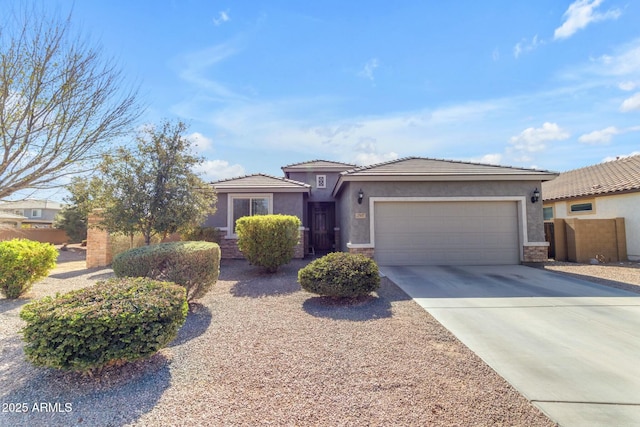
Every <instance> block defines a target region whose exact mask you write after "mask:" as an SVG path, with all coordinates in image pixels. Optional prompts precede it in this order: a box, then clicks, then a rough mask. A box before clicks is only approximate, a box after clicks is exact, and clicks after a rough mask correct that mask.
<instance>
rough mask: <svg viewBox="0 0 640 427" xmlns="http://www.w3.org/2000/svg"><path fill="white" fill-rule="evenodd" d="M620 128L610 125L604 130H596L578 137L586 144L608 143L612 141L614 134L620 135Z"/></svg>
mask: <svg viewBox="0 0 640 427" xmlns="http://www.w3.org/2000/svg"><path fill="white" fill-rule="evenodd" d="M619 133H620V130H619V129H618V128H616V127H615V126H609V127H607V128H604V129H602V130H594V131H593V132H590V133H585V134H584V135H581V136H580V138H578V141H580V142H582V143H584V144H594V145H595V144H608V143H610V142H611V138H613V136H614V135H618V134H619Z"/></svg>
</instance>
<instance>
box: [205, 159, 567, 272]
mask: <svg viewBox="0 0 640 427" xmlns="http://www.w3.org/2000/svg"><path fill="white" fill-rule="evenodd" d="M282 170H283V172H284V177H273V176H268V175H263V174H255V175H249V176H244V177H238V178H233V179H228V180H222V181H217V182H214V183H212V185H213V186H214V188H215V189H216V191H217V193H218V205H217V211H216V213H215V214H214V215H212V216H210V217H209V218H208V220H207V222H206V225H209V226H214V227H217V228H219V229H220V230H221V231H222V233H223V240H224V242H223V244H222V249H223V256H226V257H235V256H240V255H241V254H239V253H238V252H237V251H234V245H235V238H236V237H235V235H234V232H233V228H234V224H235V220H236V219H237V218H238V217H239V216H242V215H256V214H262V213H285V214H290V215H296V216H298V217H299V218H300V220H301V221H302V224H303V230H302V235H303V239H301V245H300V246H301V248H300V250H299V251H298V255H299V256H304V255H305V254H308V253H322V252H326V251H348V252H355V253H364V254H366V255H368V256H371V257H373V258H374V259H375V260H376V261H377V262H378V263H380V264H383V265H416V264H418V265H420V264H437V265H455V264H459V265H461V264H519V263H522V262H535V261H543V260H546V257H547V246H548V244H547V242H545V239H544V230H543V218H542V203H541V202H539V200H538V199H536V198H535V197H534V196H535V195H538V196H539V194H540V188H541V187H542V182H544V181H547V180H550V179H553V178H555V177H556V176H557V174H555V173H553V172H548V171H541V170H535V169H523V168H514V167H505V166H494V165H486V164H478V163H468V162H459V161H451V160H438V159H429V158H421V157H408V158H403V159H399V160H394V161H390V162H385V163H379V164H375V165H370V166H361V167H358V166H355V165H351V164H346V163H340V162H331V161H326V160H313V161H309V162H303V163H297V164H292V165H287V166H284V167H282Z"/></svg>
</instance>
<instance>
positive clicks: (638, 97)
mask: <svg viewBox="0 0 640 427" xmlns="http://www.w3.org/2000/svg"><path fill="white" fill-rule="evenodd" d="M633 110H640V92H637V93H636V94H635V95H633V96H632V97H631V98H627V99H625V100H624V102H623V103H622V105H621V106H620V111H622V112H623V113H627V112H629V111H633Z"/></svg>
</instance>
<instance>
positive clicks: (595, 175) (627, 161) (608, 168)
mask: <svg viewBox="0 0 640 427" xmlns="http://www.w3.org/2000/svg"><path fill="white" fill-rule="evenodd" d="M634 191H640V155H636V156H631V157H623V158H621V159H617V160H613V161H611V162H604V163H599V164H597V165H593V166H587V167H584V168H580V169H574V170H570V171H567V172H563V173H561V174H560V175H559V176H558V177H557V178H556V179H554V180H553V181H549V182H545V183H544V184H543V186H542V197H543V200H562V199H569V198H575V197H584V196H595V195H598V194H611V193H626V192H634Z"/></svg>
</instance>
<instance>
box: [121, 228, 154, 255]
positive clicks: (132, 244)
mask: <svg viewBox="0 0 640 427" xmlns="http://www.w3.org/2000/svg"><path fill="white" fill-rule="evenodd" d="M109 240H110V242H111V254H112V256H114V257H115V256H117V255H119V254H121V253H122V252H126V251H128V250H129V249H133V248H139V247H140V246H146V245H147V244H146V243H145V241H144V236H143V235H142V234H141V233H136V234H134V235H133V238H132V236H127V235H125V234H122V233H111V234H110V235H109ZM156 243H160V237H158V236H151V244H152V245H155V244H156Z"/></svg>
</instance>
